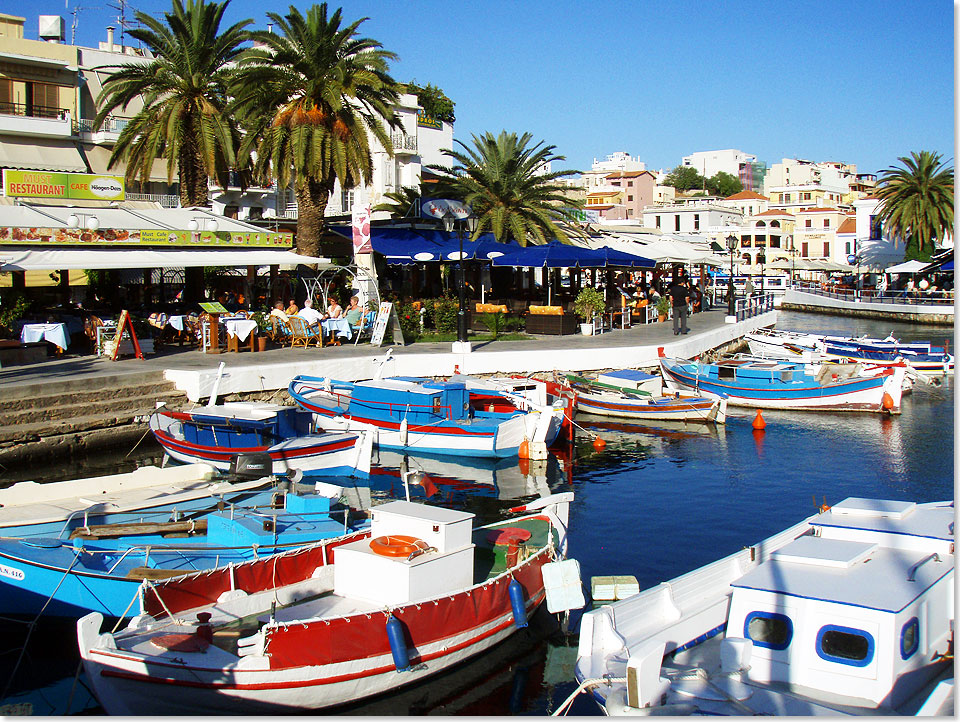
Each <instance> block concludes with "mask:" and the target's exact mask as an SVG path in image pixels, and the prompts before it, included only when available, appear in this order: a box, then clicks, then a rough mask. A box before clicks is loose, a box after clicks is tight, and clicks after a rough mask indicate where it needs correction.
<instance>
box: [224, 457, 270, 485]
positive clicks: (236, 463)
mask: <svg viewBox="0 0 960 722" xmlns="http://www.w3.org/2000/svg"><path fill="white" fill-rule="evenodd" d="M272 473H273V459H271V458H270V454H264V453H253V454H237V455H236V456H234V457H232V458H231V459H230V478H231V479H232V480H234V481H253V480H254V479H262V478H263V477H265V476H270V475H271V474H272Z"/></svg>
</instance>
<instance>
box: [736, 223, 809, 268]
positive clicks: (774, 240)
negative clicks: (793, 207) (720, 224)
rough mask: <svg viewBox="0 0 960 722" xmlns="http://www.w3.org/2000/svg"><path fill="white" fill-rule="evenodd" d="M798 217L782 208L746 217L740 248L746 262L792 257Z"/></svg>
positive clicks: (769, 261) (767, 261)
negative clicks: (791, 251)
mask: <svg viewBox="0 0 960 722" xmlns="http://www.w3.org/2000/svg"><path fill="white" fill-rule="evenodd" d="M795 223H796V218H795V217H794V216H793V215H791V214H790V213H787V212H786V211H780V210H764V211H760V212H758V213H753V214H750V215H749V216H748V217H747V218H745V219H744V222H743V227H742V229H741V231H740V250H741V251H742V255H743V259H744V263H758V262H759V261H758V259H759V258H760V256H763V257H764V262H765V263H772V262H773V261H776V260H777V259H787V260H789V258H790V249H791V248H793V231H794V225H795Z"/></svg>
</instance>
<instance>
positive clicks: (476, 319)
mask: <svg viewBox="0 0 960 722" xmlns="http://www.w3.org/2000/svg"><path fill="white" fill-rule="evenodd" d="M488 313H502V314H503V315H504V316H507V315H508V314H509V313H510V311H509V310H508V309H507V305H506V304H504V303H480V302H479V301H477V302H476V303H475V304H474V306H473V310H472V311H471V310H469V309H468V310H467V326H468V327H469V328H470V329H472V330H473V331H486V330H487V325H486V324H485V323H484V316H486V315H487V314H488Z"/></svg>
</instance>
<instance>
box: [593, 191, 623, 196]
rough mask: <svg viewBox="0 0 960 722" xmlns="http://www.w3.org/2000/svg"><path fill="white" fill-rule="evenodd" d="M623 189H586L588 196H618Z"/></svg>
mask: <svg viewBox="0 0 960 722" xmlns="http://www.w3.org/2000/svg"><path fill="white" fill-rule="evenodd" d="M622 192H623V191H588V192H587V195H588V196H618V195H620V194H621V193H622Z"/></svg>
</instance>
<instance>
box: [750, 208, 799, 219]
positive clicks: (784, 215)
mask: <svg viewBox="0 0 960 722" xmlns="http://www.w3.org/2000/svg"><path fill="white" fill-rule="evenodd" d="M757 215H758V216H779V217H780V218H793V214H792V213H787V212H786V211H778V210H776V209H775V208H771V209H770V210H769V211H764V212H763V213H757Z"/></svg>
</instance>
